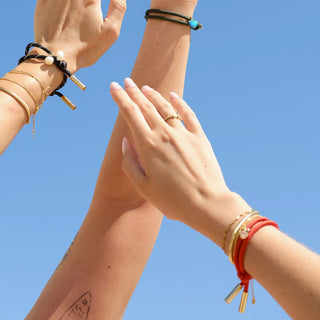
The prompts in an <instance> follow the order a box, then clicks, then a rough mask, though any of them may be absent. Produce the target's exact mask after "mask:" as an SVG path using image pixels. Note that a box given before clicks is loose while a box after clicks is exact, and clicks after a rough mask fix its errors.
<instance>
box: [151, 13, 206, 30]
mask: <svg viewBox="0 0 320 320" xmlns="http://www.w3.org/2000/svg"><path fill="white" fill-rule="evenodd" d="M168 16H173V17H175V18H170V17H168ZM176 18H178V19H176ZM145 19H146V20H149V19H159V20H165V21H170V22H174V23H179V24H183V25H186V26H188V27H190V28H191V29H193V30H199V29H201V28H202V24H201V23H199V22H198V21H196V20H194V19H193V18H192V17H188V16H185V15H183V14H180V13H176V12H172V11H166V10H159V9H149V10H147V11H146V14H145Z"/></svg>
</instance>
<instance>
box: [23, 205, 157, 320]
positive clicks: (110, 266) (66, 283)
mask: <svg viewBox="0 0 320 320" xmlns="http://www.w3.org/2000/svg"><path fill="white" fill-rule="evenodd" d="M107 205H108V208H109V211H108V210H105V211H104V212H103V214H97V213H96V212H92V209H90V210H89V213H88V215H87V217H86V219H85V221H84V223H83V225H82V227H81V229H80V231H79V233H78V235H77V237H76V239H75V240H74V242H73V244H72V245H71V247H70V249H69V250H68V252H67V254H66V256H65V257H64V259H63V260H62V262H61V264H60V265H59V267H58V268H57V270H56V272H55V273H54V275H53V276H52V278H51V280H50V281H49V282H48V284H47V286H46V288H45V289H44V290H43V292H42V294H41V296H40V298H39V299H38V301H37V303H36V304H35V306H34V307H33V309H32V310H31V312H30V313H29V315H28V316H27V317H26V320H43V319H48V320H49V319H50V320H58V319H63V320H64V319H69V318H62V316H63V315H64V314H65V312H66V311H67V310H68V308H69V307H70V306H72V305H73V304H74V303H75V302H76V301H77V300H78V299H79V298H80V297H82V296H83V295H84V294H85V293H90V296H91V302H90V304H88V305H87V306H86V307H90V312H89V316H88V318H84V319H96V320H100V319H101V320H104V319H110V320H112V319H114V320H119V319H121V318H122V315H123V313H124V311H125V307H126V305H127V303H128V301H129V299H130V296H131V294H132V292H133V291H134V289H135V287H136V284H137V279H138V278H139V277H140V275H141V272H142V270H143V268H141V264H146V262H147V259H148V257H149V252H150V250H151V248H152V246H153V242H152V241H150V239H155V238H154V235H153V234H154V232H155V230H156V229H157V227H158V226H157V225H154V221H156V219H154V217H153V216H154V215H156V214H159V213H156V212H155V211H154V209H153V208H152V209H151V210H150V207H149V206H148V205H143V206H139V207H138V208H129V207H128V206H126V205H124V206H123V207H122V208H120V207H119V206H118V208H117V209H116V208H115V205H114V204H113V203H111V202H110V203H108V204H107ZM104 214H106V215H107V216H105V215H104ZM145 225H148V229H145ZM70 319H73V317H71V318H70ZM81 319H82V318H81Z"/></svg>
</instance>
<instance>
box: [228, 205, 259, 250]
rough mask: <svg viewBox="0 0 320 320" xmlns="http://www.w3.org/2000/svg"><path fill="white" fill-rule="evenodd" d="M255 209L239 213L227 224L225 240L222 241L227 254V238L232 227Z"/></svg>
mask: <svg viewBox="0 0 320 320" xmlns="http://www.w3.org/2000/svg"><path fill="white" fill-rule="evenodd" d="M253 211H254V210H253V209H252V210H251V211H246V212H243V213H241V214H239V215H238V216H236V217H235V218H234V219H233V220H232V221H231V222H230V224H229V225H228V226H227V228H226V231H225V232H224V235H223V242H222V250H223V252H224V253H225V254H227V252H226V240H227V235H228V232H229V231H230V229H231V227H232V226H233V225H234V224H235V223H236V222H237V221H238V220H240V219H241V218H242V217H243V216H245V215H248V214H249V213H251V212H253Z"/></svg>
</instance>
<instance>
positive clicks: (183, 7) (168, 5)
mask: <svg viewBox="0 0 320 320" xmlns="http://www.w3.org/2000/svg"><path fill="white" fill-rule="evenodd" d="M197 2H198V1H197V0H190V1H172V0H168V1H163V0H152V1H151V6H150V8H152V9H160V10H168V11H174V12H177V13H181V14H183V15H186V16H190V17H192V15H193V13H194V10H195V8H196V6H197Z"/></svg>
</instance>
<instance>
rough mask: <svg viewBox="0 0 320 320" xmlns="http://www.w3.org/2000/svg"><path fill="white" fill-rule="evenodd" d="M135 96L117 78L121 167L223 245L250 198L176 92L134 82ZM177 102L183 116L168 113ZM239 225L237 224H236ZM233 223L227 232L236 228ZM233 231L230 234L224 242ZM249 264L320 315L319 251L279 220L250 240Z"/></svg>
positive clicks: (298, 312)
mask: <svg viewBox="0 0 320 320" xmlns="http://www.w3.org/2000/svg"><path fill="white" fill-rule="evenodd" d="M136 91H137V93H136V95H135V97H136V98H135V99H132V98H131V97H129V96H128V95H127V94H126V93H125V91H124V90H122V89H121V88H120V87H119V86H118V85H117V84H113V86H112V96H113V98H114V100H115V101H116V102H117V104H118V106H119V108H120V111H121V112H122V114H123V116H124V117H125V119H126V121H127V123H128V125H129V127H130V130H131V133H132V134H133V138H132V140H131V142H129V141H128V140H126V139H124V140H123V153H124V158H123V169H124V171H125V172H126V174H127V175H128V177H129V178H130V179H131V181H132V183H133V184H134V185H135V186H136V188H137V190H138V191H139V192H140V194H141V195H143V196H144V197H145V198H146V199H148V200H149V201H150V202H151V203H153V204H154V205H155V206H156V207H158V208H159V210H161V211H162V212H163V213H164V214H166V216H167V217H169V218H171V219H174V220H179V221H181V222H184V223H186V224H188V225H189V226H190V227H192V228H194V229H195V230H197V231H199V232H201V233H202V234H204V235H205V236H206V237H208V238H209V239H211V240H212V241H213V242H215V243H216V244H217V245H218V246H220V247H222V246H223V242H224V241H223V238H224V233H225V230H226V229H227V228H228V226H229V225H230V222H231V221H232V220H233V219H234V218H235V217H236V216H238V215H239V214H241V213H243V212H246V211H250V210H251V208H250V206H249V205H248V204H247V203H246V202H245V201H244V200H243V199H242V198H241V197H240V196H239V195H237V194H235V193H233V192H231V191H230V190H229V189H228V187H227V186H226V184H225V181H224V179H223V175H222V172H221V169H220V167H219V164H218V162H217V160H216V158H215V155H214V153H213V150H212V147H211V145H210V143H209V141H208V139H207V137H206V136H205V134H204V132H203V130H202V128H201V126H200V123H199V122H198V120H197V118H196V116H195V114H194V113H193V111H192V110H191V109H190V108H189V107H188V106H187V105H186V104H185V102H184V101H183V100H181V99H180V98H178V97H177V96H176V95H175V94H171V97H170V101H171V104H169V103H168V102H167V101H166V100H165V99H163V98H162V97H161V96H160V95H159V94H158V93H157V92H156V91H154V90H152V89H150V88H148V87H144V88H143V92H144V95H145V96H144V95H143V94H142V93H140V92H138V89H137V88H136ZM175 110H177V111H178V112H179V113H180V115H181V117H182V119H183V121H184V123H185V127H184V126H183V124H182V123H181V122H180V121H179V120H178V119H171V120H168V121H167V122H166V121H164V119H165V116H164V115H166V114H170V113H171V114H174V112H175ZM233 229H234V227H233ZM233 229H232V230H230V234H232V231H233ZM229 242H230V236H229V237H227V246H226V247H227V248H228V246H229V245H228V244H229ZM244 266H245V269H246V271H247V272H248V273H249V274H250V275H251V276H252V277H253V278H254V279H256V280H257V281H258V282H260V283H261V284H262V285H263V286H264V288H265V289H267V290H268V291H269V293H270V294H271V295H272V296H273V297H274V298H275V300H276V301H277V302H278V303H279V304H280V305H281V306H282V307H283V309H284V310H285V311H286V312H287V313H288V314H289V315H290V316H291V317H292V318H293V319H311V320H313V319H318V318H319V315H320V304H319V301H320V287H319V279H320V257H319V256H318V255H317V254H315V253H313V252H311V251H310V250H308V249H307V248H305V247H304V246H302V245H300V244H299V243H297V242H296V241H295V240H293V239H291V238H290V237H288V236H287V235H285V234H283V233H282V232H281V231H279V230H278V229H276V228H273V227H264V228H262V229H260V230H259V231H258V232H257V233H256V234H255V235H254V236H253V237H252V239H251V240H250V242H249V246H248V248H247V251H246V254H245V260H244Z"/></svg>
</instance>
